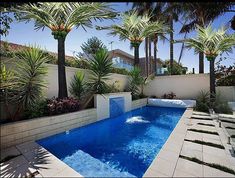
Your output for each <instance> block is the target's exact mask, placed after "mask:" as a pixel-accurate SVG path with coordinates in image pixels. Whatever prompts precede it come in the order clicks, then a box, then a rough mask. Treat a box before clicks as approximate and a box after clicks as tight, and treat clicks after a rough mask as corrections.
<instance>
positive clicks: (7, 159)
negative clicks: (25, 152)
mask: <svg viewBox="0 0 235 178" xmlns="http://www.w3.org/2000/svg"><path fill="white" fill-rule="evenodd" d="M20 155H22V154H19V155H9V156H7V157H5V158H3V159H2V160H1V161H0V163H3V162H6V161H9V160H11V159H13V158H15V157H17V156H20Z"/></svg>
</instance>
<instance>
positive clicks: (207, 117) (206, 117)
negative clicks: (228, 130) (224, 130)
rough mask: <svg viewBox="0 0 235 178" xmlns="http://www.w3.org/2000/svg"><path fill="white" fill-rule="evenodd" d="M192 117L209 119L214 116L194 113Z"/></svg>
mask: <svg viewBox="0 0 235 178" xmlns="http://www.w3.org/2000/svg"><path fill="white" fill-rule="evenodd" d="M191 118H197V119H209V120H211V119H212V117H211V116H200V115H192V117H191Z"/></svg>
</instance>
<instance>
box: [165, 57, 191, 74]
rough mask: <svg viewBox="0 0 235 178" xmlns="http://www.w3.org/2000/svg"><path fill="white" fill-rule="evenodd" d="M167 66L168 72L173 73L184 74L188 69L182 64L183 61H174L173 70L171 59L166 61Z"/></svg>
mask: <svg viewBox="0 0 235 178" xmlns="http://www.w3.org/2000/svg"><path fill="white" fill-rule="evenodd" d="M165 66H166V67H167V73H168V74H171V75H183V74H186V72H187V69H186V68H185V67H183V66H182V64H181V63H178V62H176V61H175V60H174V61H173V68H172V72H171V66H170V60H166V61H165Z"/></svg>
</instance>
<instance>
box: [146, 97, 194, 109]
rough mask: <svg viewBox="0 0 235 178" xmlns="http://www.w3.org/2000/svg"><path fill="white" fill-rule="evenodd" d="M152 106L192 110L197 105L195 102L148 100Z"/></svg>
mask: <svg viewBox="0 0 235 178" xmlns="http://www.w3.org/2000/svg"><path fill="white" fill-rule="evenodd" d="M148 105H150V106H162V107H174V108H191V107H194V106H195V105H196V101H195V100H176V99H154V98H149V99H148Z"/></svg>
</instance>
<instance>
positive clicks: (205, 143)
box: [184, 139, 225, 149]
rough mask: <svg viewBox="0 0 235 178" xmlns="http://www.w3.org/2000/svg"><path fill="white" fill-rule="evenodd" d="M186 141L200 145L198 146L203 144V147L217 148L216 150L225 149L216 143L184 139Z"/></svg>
mask: <svg viewBox="0 0 235 178" xmlns="http://www.w3.org/2000/svg"><path fill="white" fill-rule="evenodd" d="M184 140H185V141H188V142H193V143H198V144H202V145H207V146H212V147H216V148H220V149H225V148H224V146H223V145H220V144H216V143H211V142H204V141H201V140H188V139H184Z"/></svg>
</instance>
